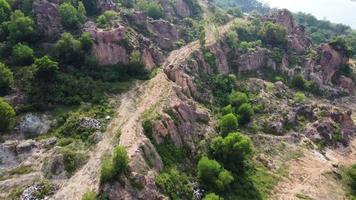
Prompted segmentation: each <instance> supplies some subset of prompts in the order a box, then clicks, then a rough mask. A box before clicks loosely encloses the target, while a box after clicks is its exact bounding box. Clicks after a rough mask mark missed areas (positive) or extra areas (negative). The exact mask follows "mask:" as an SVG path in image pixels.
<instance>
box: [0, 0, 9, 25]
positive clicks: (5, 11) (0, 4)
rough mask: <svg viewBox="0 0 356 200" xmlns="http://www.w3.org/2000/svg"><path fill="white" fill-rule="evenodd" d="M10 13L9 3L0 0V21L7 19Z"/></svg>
mask: <svg viewBox="0 0 356 200" xmlns="http://www.w3.org/2000/svg"><path fill="white" fill-rule="evenodd" d="M10 15H11V7H10V4H9V3H8V2H7V1H6V0H0V23H3V22H5V21H7V20H9V18H10Z"/></svg>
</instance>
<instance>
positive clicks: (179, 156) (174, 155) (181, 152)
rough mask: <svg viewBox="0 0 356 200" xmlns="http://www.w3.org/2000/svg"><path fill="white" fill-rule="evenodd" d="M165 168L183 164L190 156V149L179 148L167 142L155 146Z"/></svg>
mask: <svg viewBox="0 0 356 200" xmlns="http://www.w3.org/2000/svg"><path fill="white" fill-rule="evenodd" d="M155 146H156V149H157V152H158V154H159V155H160V156H161V158H162V161H163V164H164V166H165V167H174V166H176V165H177V164H180V163H182V162H183V161H184V160H185V159H186V158H187V157H188V156H189V149H188V148H186V147H177V146H176V145H175V144H174V143H173V142H172V141H170V140H166V141H164V142H163V143H162V144H157V145H155Z"/></svg>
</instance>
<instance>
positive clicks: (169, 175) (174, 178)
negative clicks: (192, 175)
mask: <svg viewBox="0 0 356 200" xmlns="http://www.w3.org/2000/svg"><path fill="white" fill-rule="evenodd" d="M155 181H156V184H157V185H158V187H160V188H161V189H162V190H163V192H164V194H166V195H168V196H169V197H170V198H171V199H174V200H176V199H192V197H193V188H192V184H191V183H190V181H189V177H188V176H187V175H185V174H184V173H180V172H179V171H178V170H177V169H175V168H172V169H170V170H169V171H167V172H162V173H160V174H159V175H158V176H156V180H155Z"/></svg>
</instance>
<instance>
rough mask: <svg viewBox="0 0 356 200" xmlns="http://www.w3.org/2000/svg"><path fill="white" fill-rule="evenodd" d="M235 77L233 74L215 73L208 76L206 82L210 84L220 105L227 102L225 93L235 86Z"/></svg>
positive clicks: (228, 92)
mask: <svg viewBox="0 0 356 200" xmlns="http://www.w3.org/2000/svg"><path fill="white" fill-rule="evenodd" d="M235 83H236V77H235V76H234V75H222V74H219V75H215V76H210V77H208V84H209V85H210V86H211V89H212V91H213V94H214V96H215V98H216V100H217V102H218V104H220V105H226V104H228V101H227V99H228V98H227V95H228V94H230V93H231V92H232V90H233V89H234V88H235V87H236V85H235Z"/></svg>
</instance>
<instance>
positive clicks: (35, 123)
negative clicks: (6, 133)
mask: <svg viewBox="0 0 356 200" xmlns="http://www.w3.org/2000/svg"><path fill="white" fill-rule="evenodd" d="M50 127H51V121H50V120H49V119H48V116H47V115H40V114H36V113H28V114H25V115H24V116H22V117H20V120H19V124H18V126H16V128H15V129H16V131H17V132H19V133H20V134H24V135H40V134H45V133H47V132H48V130H49V129H50Z"/></svg>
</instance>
